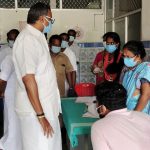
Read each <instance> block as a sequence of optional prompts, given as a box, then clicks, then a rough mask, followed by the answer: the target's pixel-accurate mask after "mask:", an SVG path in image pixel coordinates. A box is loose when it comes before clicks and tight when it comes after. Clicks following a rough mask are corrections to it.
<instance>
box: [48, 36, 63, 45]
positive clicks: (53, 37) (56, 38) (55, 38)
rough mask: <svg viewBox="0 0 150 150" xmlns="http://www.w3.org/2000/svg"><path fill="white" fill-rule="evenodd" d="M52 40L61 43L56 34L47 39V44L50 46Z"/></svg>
mask: <svg viewBox="0 0 150 150" xmlns="http://www.w3.org/2000/svg"><path fill="white" fill-rule="evenodd" d="M53 40H59V41H60V43H61V41H62V39H61V37H60V36H59V35H57V34H55V35H52V36H51V37H50V38H49V44H52V42H53Z"/></svg>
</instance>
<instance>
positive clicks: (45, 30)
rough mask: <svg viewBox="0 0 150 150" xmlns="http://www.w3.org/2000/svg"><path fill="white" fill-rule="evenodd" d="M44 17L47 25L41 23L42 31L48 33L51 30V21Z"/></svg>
mask: <svg viewBox="0 0 150 150" xmlns="http://www.w3.org/2000/svg"><path fill="white" fill-rule="evenodd" d="M45 19H46V21H47V22H48V26H45V24H43V26H44V30H43V33H50V32H51V30H52V23H51V21H48V20H47V18H46V17H45Z"/></svg>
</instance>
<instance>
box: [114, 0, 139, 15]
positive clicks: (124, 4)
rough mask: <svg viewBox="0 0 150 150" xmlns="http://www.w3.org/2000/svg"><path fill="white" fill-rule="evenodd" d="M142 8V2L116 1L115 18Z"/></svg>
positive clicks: (132, 0)
mask: <svg viewBox="0 0 150 150" xmlns="http://www.w3.org/2000/svg"><path fill="white" fill-rule="evenodd" d="M140 8H141V0H115V9H114V10H115V17H119V16H121V15H124V14H126V13H128V12H131V11H134V10H137V9H140Z"/></svg>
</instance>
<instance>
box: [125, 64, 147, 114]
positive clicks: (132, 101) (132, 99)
mask: <svg viewBox="0 0 150 150" xmlns="http://www.w3.org/2000/svg"><path fill="white" fill-rule="evenodd" d="M141 79H146V80H147V81H148V82H150V63H149V62H143V63H141V64H139V65H138V66H137V67H136V68H134V69H133V70H128V71H126V72H125V73H124V77H123V82H122V85H123V86H124V87H125V89H126V90H127V96H128V97H127V102H126V104H127V108H128V109H129V110H133V109H134V108H135V107H136V105H137V103H138V100H139V97H140V95H141V94H139V95H136V96H133V93H134V91H135V90H136V89H140V87H141ZM143 112H144V113H147V114H150V100H149V101H148V103H147V105H146V106H145V108H144V109H143Z"/></svg>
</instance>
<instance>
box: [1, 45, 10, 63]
mask: <svg viewBox="0 0 150 150" xmlns="http://www.w3.org/2000/svg"><path fill="white" fill-rule="evenodd" d="M11 52H12V49H11V48H10V47H9V46H8V45H4V46H2V47H1V48H0V64H1V63H2V61H3V59H4V58H5V57H6V56H7V55H9V54H10V53H11Z"/></svg>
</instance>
